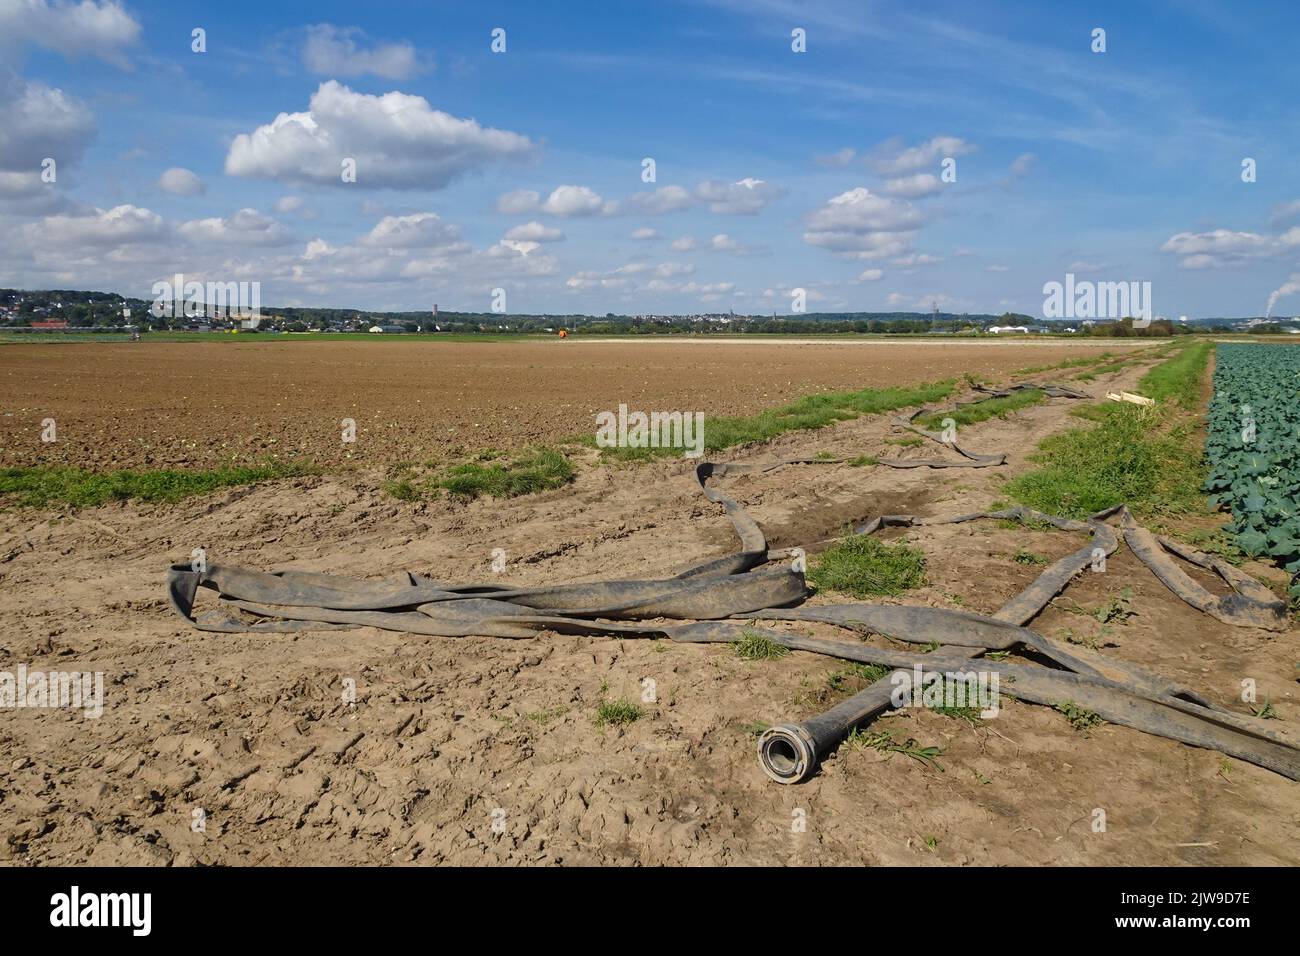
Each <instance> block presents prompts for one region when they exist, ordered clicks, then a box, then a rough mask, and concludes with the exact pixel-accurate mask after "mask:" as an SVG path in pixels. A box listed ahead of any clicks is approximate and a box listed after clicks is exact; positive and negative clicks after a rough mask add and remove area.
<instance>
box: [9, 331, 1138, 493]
mask: <svg viewBox="0 0 1300 956" xmlns="http://www.w3.org/2000/svg"><path fill="white" fill-rule="evenodd" d="M1134 347H1140V343H1137V344H1135V345H1133V346H1129V345H1124V344H1121V345H1118V346H1117V345H1116V344H1115V343H1114V342H1106V343H1098V342H1089V341H1079V342H1068V341H1061V340H1047V341H1041V342H1040V341H1031V342H1016V341H1007V342H974V341H934V340H923V341H898V340H872V341H864V340H855V341H844V342H808V341H798V340H792V341H772V340H767V341H762V342H753V343H751V342H744V341H735V340H725V341H698V340H686V341H681V340H662V339H660V340H653V341H646V340H619V341H609V340H605V341H587V342H583V341H574V340H572V339H570V340H568V341H559V340H555V341H527V342H499V343H498V342H482V343H479V342H452V341H448V342H429V341H415V342H400V341H376V342H320V341H301V340H297V341H295V340H292V339H261V340H258V341H254V342H242V341H240V342H193V343H156V344H155V343H149V342H140V343H87V344H53V345H45V344H40V345H37V344H33V345H27V344H17V345H5V346H0V464H2V465H9V466H16V465H38V464H63V465H74V466H78V467H85V468H94V469H101V468H124V467H155V468H158V467H211V466H213V465H216V464H224V463H231V462H240V463H243V462H248V461H254V460H261V459H266V458H268V457H275V458H295V457H300V458H306V459H309V460H311V461H312V462H315V463H317V464H320V465H325V466H329V465H340V464H344V463H348V462H353V463H359V464H375V465H382V464H389V463H393V462H399V461H410V462H425V461H431V460H432V461H444V460H446V459H448V458H455V457H457V456H459V455H463V454H466V453H472V452H476V451H481V450H483V449H485V448H515V447H519V446H521V445H526V444H529V443H533V442H551V441H556V440H558V439H561V438H564V437H567V436H571V435H574V434H578V433H581V432H589V431H591V430H593V429H594V427H595V426H594V416H595V415H596V413H597V412H599V411H603V410H610V411H614V410H616V409H617V408H618V406H619V404H620V403H624V402H625V403H627V405H628V407H629V408H631V409H642V410H646V411H653V410H661V411H692V412H693V411H701V412H704V413H705V414H706V415H737V414H746V413H752V412H756V411H758V410H760V409H762V408H768V407H771V406H774V405H777V404H780V403H781V402H784V401H788V400H791V399H794V398H797V397H799V396H802V395H807V394H810V393H814V392H818V391H829V390H842V389H860V388H866V387H881V386H889V385H911V384H919V383H921V382H926V381H933V380H935V379H945V378H957V377H960V376H961V375H962V374H963V373H966V372H969V373H971V374H973V375H982V376H989V377H992V378H1001V377H1004V376H1006V375H1008V374H1010V373H1011V372H1013V371H1015V370H1016V369H1019V368H1023V367H1025V366H1043V365H1051V364H1054V363H1056V362H1060V361H1062V360H1065V359H1072V358H1079V357H1084V356H1095V355H1098V354H1100V353H1101V352H1102V351H1104V350H1106V349H1109V350H1110V351H1113V352H1121V351H1124V350H1126V349H1129V348H1134ZM47 418H53V419H54V420H55V422H56V424H57V435H58V441H57V442H53V443H42V442H41V440H40V439H41V422H42V421H43V420H44V419H47ZM345 418H351V419H354V420H355V421H356V426H357V440H356V442H355V443H352V444H344V443H343V442H342V441H341V440H340V438H341V434H342V428H341V425H340V422H341V421H342V420H343V419H345Z"/></svg>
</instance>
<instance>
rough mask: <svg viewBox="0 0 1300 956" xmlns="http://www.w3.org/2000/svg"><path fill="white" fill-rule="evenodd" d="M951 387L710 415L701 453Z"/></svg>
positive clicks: (610, 451)
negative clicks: (758, 410)
mask: <svg viewBox="0 0 1300 956" xmlns="http://www.w3.org/2000/svg"><path fill="white" fill-rule="evenodd" d="M955 387H956V383H955V382H954V381H953V380H951V379H949V380H944V381H938V382H927V383H925V384H923V385H917V386H914V387H909V388H864V389H859V390H858V391H852V392H822V393H821V394H818V395H807V396H805V397H803V398H800V399H796V400H795V401H793V402H790V403H788V404H786V405H782V406H779V407H777V408H771V409H765V410H763V411H761V412H757V413H755V414H753V415H711V416H705V419H704V449H705V451H722V450H723V449H727V448H735V447H736V446H739V445H751V444H756V443H758V442H765V441H769V440H770V439H773V438H775V437H777V436H778V435H781V434H784V433H785V432H790V431H805V430H811V429H816V428H825V427H826V426H827V425H833V424H835V423H836V422H844V421H850V420H852V419H854V418H858V417H859V416H861V415H877V414H880V413H881V412H892V411H896V410H897V409H900V408H910V407H913V406H916V405H925V404H928V403H930V402H937V401H939V400H940V399H943V398H947V397H948V396H950V395H951V394H952V393H953V390H954V388H955ZM574 441H576V442H578V443H580V444H583V445H587V446H590V447H595V445H596V437H595V435H594V434H592V435H582V436H579V437H577V438H575V439H574ZM681 454H682V449H680V448H602V449H601V455H602V456H603V457H606V458H612V459H615V460H618V461H642V460H646V459H650V458H661V457H665V456H680V455H681Z"/></svg>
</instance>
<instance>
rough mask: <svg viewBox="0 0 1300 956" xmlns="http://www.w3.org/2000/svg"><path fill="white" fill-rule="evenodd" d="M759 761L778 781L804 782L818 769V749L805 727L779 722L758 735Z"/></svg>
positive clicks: (765, 770) (764, 770) (765, 771)
mask: <svg viewBox="0 0 1300 956" xmlns="http://www.w3.org/2000/svg"><path fill="white" fill-rule="evenodd" d="M758 762H759V764H760V765H761V766H762V768H763V772H764V773H766V774H767V775H768V776H769V777H771V778H772V779H773V780H775V781H776V782H777V783H802V782H803V781H805V780H807V779H808V778H809V777H811V776H812V775H813V772H814V771H815V770H816V769H817V753H816V749H815V747H814V745H813V741H812V738H811V737H810V736H809V735H808V732H807V731H806V730H804V729H803V728H802V727H800V726H799V725H797V724H778V725H777V726H775V727H770V728H768V729H767V730H765V731H763V734H762V736H760V737H759V738H758Z"/></svg>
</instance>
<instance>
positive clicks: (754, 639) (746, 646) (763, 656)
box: [731, 628, 790, 661]
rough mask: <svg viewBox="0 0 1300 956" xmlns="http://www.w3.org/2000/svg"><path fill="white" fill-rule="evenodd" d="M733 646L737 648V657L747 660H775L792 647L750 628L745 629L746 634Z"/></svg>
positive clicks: (788, 651)
mask: <svg viewBox="0 0 1300 956" xmlns="http://www.w3.org/2000/svg"><path fill="white" fill-rule="evenodd" d="M731 646H732V647H734V648H735V650H736V656H737V657H740V658H741V659H742V660H747V661H775V660H779V659H780V658H782V657H785V656H786V655H787V654H789V653H790V648H788V647H786V646H785V645H784V644H778V643H777V642H776V641H774V640H772V639H771V638H770V637H768V636H767V635H766V634H762V633H760V632H758V631H751V630H749V629H748V628H746V630H745V631H744V636H743V637H742V638H741V639H740V640H738V641H736V643H734V644H732V645H731Z"/></svg>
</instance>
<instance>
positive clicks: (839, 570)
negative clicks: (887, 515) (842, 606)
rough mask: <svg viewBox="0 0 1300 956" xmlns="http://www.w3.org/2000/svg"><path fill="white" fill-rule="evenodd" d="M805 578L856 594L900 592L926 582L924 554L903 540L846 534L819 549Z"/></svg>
mask: <svg viewBox="0 0 1300 956" xmlns="http://www.w3.org/2000/svg"><path fill="white" fill-rule="evenodd" d="M808 580H810V581H812V583H813V584H815V585H817V587H818V588H821V589H823V590H828V591H841V592H843V593H845V594H848V595H851V596H852V597H856V598H867V597H872V596H875V595H882V594H883V595H896V594H902V593H903V592H904V591H907V590H909V589H911V588H915V587H920V586H921V585H922V584H924V583H925V554H924V553H923V552H922V551H920V550H919V549H917V548H911V547H908V546H907V545H904V544H897V545H892V544H886V543H885V542H883V541H880V540H878V539H876V538H871V537H867V536H865V535H855V534H849V535H847V536H846V537H844V538H841V539H840V540H839V541H838V542H836V543H835V544H833V545H831V547H829V548H827V549H826V550H825V551H823V552H822V553H821V555H820V556H819V557H818V559H817V562H816V564H815V565H814V566H813V567H812V568H811V569H810V570H809V571H808Z"/></svg>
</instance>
